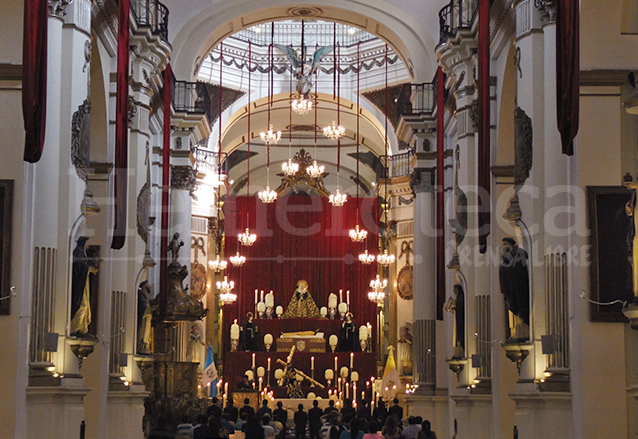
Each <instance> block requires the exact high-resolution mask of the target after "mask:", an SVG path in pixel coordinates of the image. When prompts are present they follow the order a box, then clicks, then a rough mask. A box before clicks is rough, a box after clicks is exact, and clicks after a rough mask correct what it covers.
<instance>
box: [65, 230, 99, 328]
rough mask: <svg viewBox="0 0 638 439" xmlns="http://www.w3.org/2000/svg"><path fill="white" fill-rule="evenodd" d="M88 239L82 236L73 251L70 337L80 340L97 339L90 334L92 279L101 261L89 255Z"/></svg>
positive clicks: (95, 256)
mask: <svg viewBox="0 0 638 439" xmlns="http://www.w3.org/2000/svg"><path fill="white" fill-rule="evenodd" d="M88 239H89V238H88V237H86V236H81V237H79V238H78V240H77V244H76V246H75V249H74V250H73V263H72V278H71V330H70V335H72V336H75V337H78V338H96V337H95V335H93V334H91V333H89V325H90V324H91V297H92V295H93V294H95V292H94V291H91V285H92V282H91V280H92V277H93V276H95V275H96V274H97V273H98V270H99V266H100V259H99V257H97V255H87V252H86V249H85V247H86V242H87V241H88Z"/></svg>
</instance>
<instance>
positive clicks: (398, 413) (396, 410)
mask: <svg viewBox="0 0 638 439" xmlns="http://www.w3.org/2000/svg"><path fill="white" fill-rule="evenodd" d="M388 416H395V417H396V418H397V419H398V420H399V422H401V420H402V419H403V407H401V406H400V405H399V404H394V405H393V406H392V407H390V408H389V409H388Z"/></svg>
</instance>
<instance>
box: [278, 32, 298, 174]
mask: <svg viewBox="0 0 638 439" xmlns="http://www.w3.org/2000/svg"><path fill="white" fill-rule="evenodd" d="M302 29H303V28H302ZM302 32H303V31H302ZM302 40H303V38H302ZM288 85H289V88H290V91H289V96H290V102H291V106H290V109H289V111H288V127H289V130H290V131H289V135H288V162H283V163H282V164H281V170H282V172H283V173H284V174H285V175H287V176H288V177H292V176H293V175H295V174H296V173H297V172H299V163H295V162H293V161H292V109H293V106H292V102H293V99H292V75H290V81H288Z"/></svg>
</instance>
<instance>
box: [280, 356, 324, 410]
mask: <svg viewBox="0 0 638 439" xmlns="http://www.w3.org/2000/svg"><path fill="white" fill-rule="evenodd" d="M294 355H295V347H294V346H293V347H292V348H291V349H290V354H289V355H288V357H287V358H286V361H283V360H282V359H280V358H278V359H277V363H279V364H281V365H283V366H285V367H284V370H283V372H282V374H281V378H280V379H279V381H278V384H279V385H280V386H283V385H285V386H286V390H287V393H288V398H303V397H304V395H303V392H302V391H301V385H300V384H301V381H303V380H304V379H306V380H308V381H310V382H311V383H312V384H314V385H316V386H318V387H320V388H322V389H325V387H326V386H324V385H323V384H321V383H320V382H319V381H317V380H315V379H314V378H312V377H309V376H308V375H306V374H305V373H303V372H301V371H300V370H297V369H295V368H294V367H293V365H292V358H293V356H294ZM298 377H299V379H298Z"/></svg>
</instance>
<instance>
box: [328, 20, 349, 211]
mask: <svg viewBox="0 0 638 439" xmlns="http://www.w3.org/2000/svg"><path fill="white" fill-rule="evenodd" d="M336 26H337V23H335V39H336V34H337V31H336ZM340 56H341V46H339V44H338V43H337V56H336V62H335V72H336V73H339V57H340ZM340 106H341V75H340V74H339V75H338V76H337V122H338V123H339V122H340V120H339V118H340V117H341V116H340V114H341V113H340V108H339V107H340ZM324 131H325V130H324ZM340 170H341V137H338V138H337V190H336V192H335V193H334V194H331V195H330V197H329V198H328V201H329V202H330V204H332V205H333V206H335V207H340V206H343V204H344V203H345V202H346V201H348V197H347V195H346V194H345V193H343V194H342V193H341V192H340V191H339V183H340Z"/></svg>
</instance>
